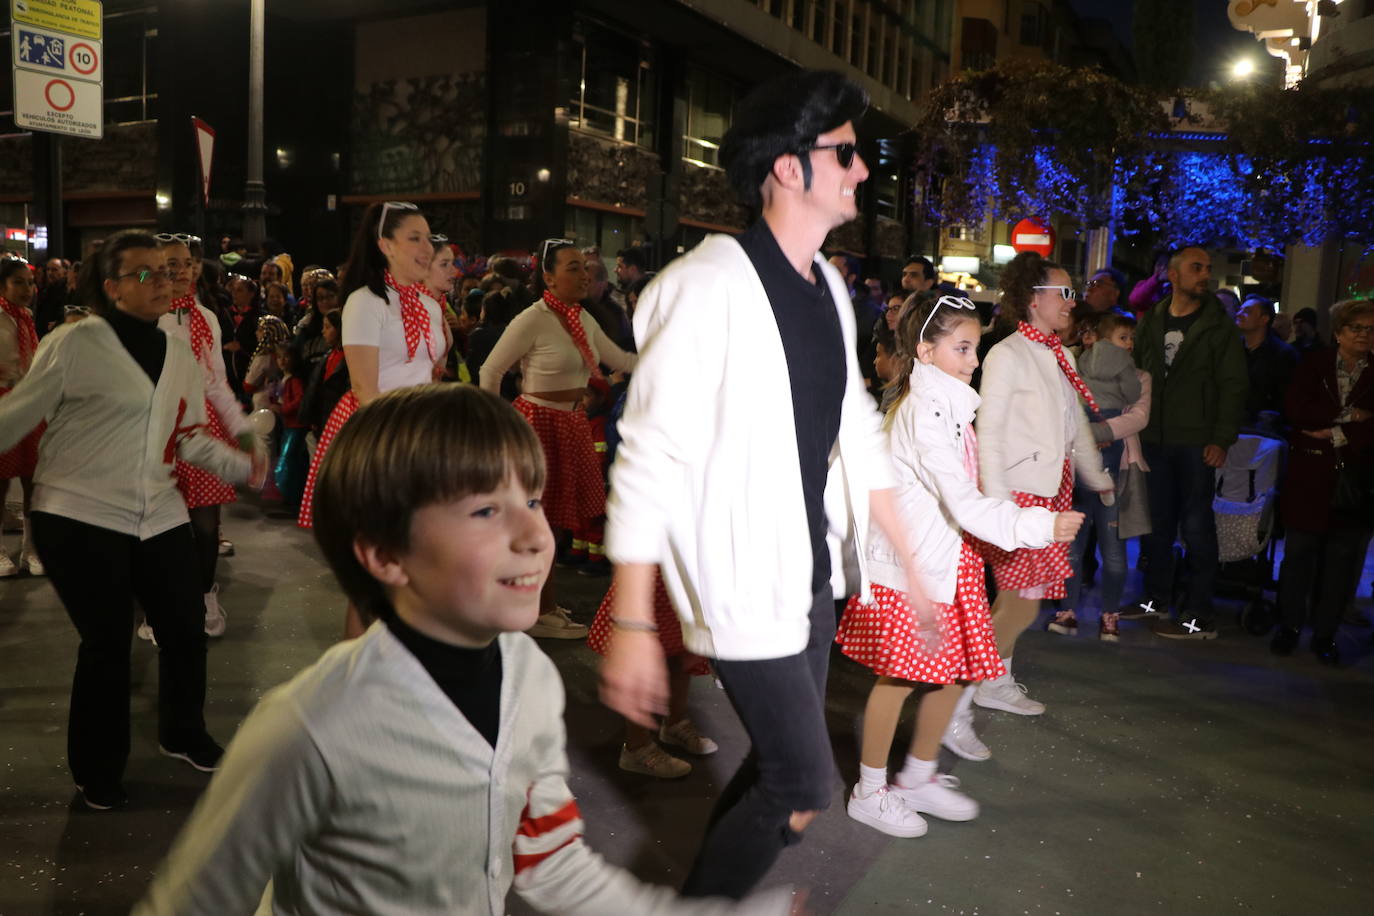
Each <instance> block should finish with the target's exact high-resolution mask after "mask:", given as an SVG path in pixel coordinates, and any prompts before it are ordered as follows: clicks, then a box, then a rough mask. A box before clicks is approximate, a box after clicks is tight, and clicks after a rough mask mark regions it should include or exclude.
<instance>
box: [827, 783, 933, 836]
mask: <svg viewBox="0 0 1374 916" xmlns="http://www.w3.org/2000/svg"><path fill="white" fill-rule="evenodd" d="M895 789H896V787H895V786H883V787H882V788H881V789H879V790H878V791H876V792H874V793H872V794H871V795H869V796H868V797H866V798H864V797H861V796H860V795H859V787H858V786H857V785H856V786H855V787H854V789H853V791H851V792H850V793H849V805H848V806H847V807H846V808H845V810H846V811H847V812H848V813H849V816H850V817H852V818H853V819H854V820H856V821H858V822H859V823H860V824H867V825H868V826H870V827H872V828H873V829H874V830H877V831H879V832H881V833H886V834H887V835H888V836H899V837H907V838H910V837H918V836H925V833H926V830H928V829H929V825H927V824H926V819H925V818H923V817H921V815H919V814H917V813H916V812H915V811H913V810H911V808H910V807H908V806H907V804H906V802H904V801H902V799H901V796H899V795H897V794H896V792H895Z"/></svg>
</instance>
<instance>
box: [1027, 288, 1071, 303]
mask: <svg viewBox="0 0 1374 916" xmlns="http://www.w3.org/2000/svg"><path fill="white" fill-rule="evenodd" d="M1031 289H1049V290H1054V291H1055V292H1057V293H1059V297H1060V298H1061V299H1068V300H1069V301H1073V300H1074V299H1077V298H1078V292H1077V290H1075V289H1074V288H1073V287H1072V286H1032V287H1031Z"/></svg>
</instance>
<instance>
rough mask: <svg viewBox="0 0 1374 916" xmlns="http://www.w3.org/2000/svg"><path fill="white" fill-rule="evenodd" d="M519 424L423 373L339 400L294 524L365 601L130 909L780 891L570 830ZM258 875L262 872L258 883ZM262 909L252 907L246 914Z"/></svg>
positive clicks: (532, 489) (530, 446)
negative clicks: (658, 869) (647, 862)
mask: <svg viewBox="0 0 1374 916" xmlns="http://www.w3.org/2000/svg"><path fill="white" fill-rule="evenodd" d="M543 483H544V461H543V456H542V454H541V451H540V446H539V440H538V439H537V438H536V437H535V434H534V430H533V429H532V428H531V427H530V426H529V424H528V423H526V422H525V420H523V419H522V418H521V417H520V415H519V414H517V413H516V412H515V411H514V410H513V409H512V408H511V407H510V406H509V405H507V404H505V403H503V402H502V401H501V400H500V398H498V397H496V396H495V395H492V394H489V393H487V392H485V391H482V390H480V389H477V388H475V387H472V386H467V385H423V386H418V387H412V388H403V389H400V390H396V391H393V392H391V393H388V394H384V395H382V396H380V397H378V398H377V399H375V400H374V401H372V402H370V403H369V404H367V405H365V406H363V407H361V408H360V409H359V410H358V411H357V413H356V414H355V415H354V416H353V417H352V418H351V419H350V421H349V422H348V423H346V424H344V426H343V427H342V428H341V429H340V431H339V433H338V435H337V436H336V437H335V438H334V440H333V442H332V443H331V445H330V448H329V450H328V452H327V454H326V457H325V458H324V459H323V461H322V462H321V465H320V467H319V469H318V470H317V472H316V479H315V487H316V492H317V494H318V498H317V499H316V500H315V502H314V505H313V512H314V513H315V516H316V517H315V519H314V520H315V521H316V524H315V526H314V531H315V537H316V540H317V541H318V542H319V544H320V546H321V548H322V550H323V552H324V555H325V557H326V559H327V560H328V561H329V564H330V566H331V568H332V569H333V570H334V573H335V575H336V576H337V577H338V579H339V582H340V584H341V585H342V586H343V587H344V589H345V590H346V591H347V592H348V594H349V597H350V598H351V599H352V600H353V601H354V602H356V603H357V605H358V607H359V608H362V609H364V610H365V612H366V613H368V614H369V615H370V616H375V617H376V618H378V620H377V622H376V623H374V624H373V625H372V626H371V627H370V628H369V629H368V630H367V631H366V632H365V633H364V634H363V635H362V636H361V637H359V638H357V639H353V640H349V641H347V642H343V643H340V644H339V645H337V646H335V647H334V648H333V649H331V650H329V651H328V652H326V653H325V654H324V656H323V657H321V659H320V660H319V661H318V662H317V663H316V664H315V665H313V666H312V667H311V668H309V669H307V670H306V671H304V672H302V673H301V674H300V675H298V676H297V677H296V678H294V679H293V680H292V681H290V682H289V683H287V684H286V685H284V686H282V687H279V688H277V689H276V690H274V691H273V692H272V693H270V694H268V695H267V696H266V697H264V698H263V700H262V701H261V702H260V703H259V704H258V707H257V708H256V709H255V710H254V711H253V713H252V714H251V715H250V716H249V717H248V719H247V720H246V721H245V722H244V724H243V725H242V727H241V728H240V729H239V733H238V735H237V736H236V737H235V739H234V741H233V743H232V744H231V745H230V747H229V750H228V752H227V753H226V755H225V758H224V761H223V764H222V766H221V768H220V771H219V773H218V774H217V775H216V777H215V779H214V780H213V781H212V782H211V783H210V786H209V788H208V789H207V790H206V793H205V795H204V796H203V797H202V798H201V800H200V803H199V804H198V805H197V806H196V810H195V811H194V812H193V813H192V815H191V818H190V821H189V822H188V823H187V825H186V827H185V829H184V830H183V831H182V833H181V836H180V837H179V839H178V840H177V842H176V844H175V846H174V847H173V849H172V852H171V854H170V857H169V859H168V861H167V862H166V863H165V864H164V865H163V867H162V868H161V869H159V871H158V874H157V877H156V878H155V880H154V881H153V884H152V886H151V888H150V889H149V892H148V895H147V896H146V897H145V898H144V900H143V901H142V902H141V903H140V904H139V905H138V906H137V907H136V908H135V910H134V912H135V913H137V914H140V916H147V914H154V913H166V914H177V916H194V914H200V913H205V914H215V916H222V914H238V913H250V912H253V910H254V908H255V907H258V906H259V901H260V900H262V904H263V906H264V907H266V906H268V903H267V898H265V897H264V889H265V888H266V889H267V890H268V897H270V910H271V912H273V913H277V914H303V913H344V912H349V913H378V914H380V913H406V914H416V916H418V914H429V913H434V914H438V913H446V914H447V913H466V914H475V913H490V914H501V913H504V912H506V894H507V891H508V890H509V889H510V888H511V887H512V885H514V888H515V891H516V893H518V894H519V895H520V896H521V897H522V898H524V899H525V901H526V902H527V903H529V904H530V905H531V906H533V907H534V908H536V909H538V910H540V911H543V912H548V913H558V914H569V916H577V914H583V916H604V914H607V913H626V914H635V916H641V914H684V916H686V914H726V913H768V914H773V913H776V914H783V913H787V912H789V910H790V908H791V900H790V894H789V893H788V892H786V891H784V890H774V891H772V892H770V893H766V894H764V895H762V896H757V897H754V898H751V900H749V901H745V902H742V903H738V904H737V903H734V902H729V901H722V900H719V899H698V900H678V899H676V898H675V897H674V895H673V893H672V892H671V891H669V890H668V889H666V888H659V887H650V886H647V885H644V884H641V883H639V882H638V881H637V880H636V879H634V878H633V877H632V876H631V875H629V874H628V873H626V872H624V871H622V870H621V869H618V868H615V867H613V866H610V865H608V864H606V863H605V862H604V861H603V860H602V859H601V858H600V857H599V856H597V855H596V854H595V853H593V852H592V851H591V850H589V849H588V848H587V847H586V845H585V844H584V843H583V842H582V819H581V814H580V812H579V811H578V807H577V801H576V800H575V799H574V798H573V796H572V794H571V793H570V792H569V790H568V785H567V781H566V780H567V775H568V763H567V757H566V754H565V751H564V726H563V701H564V700H563V687H562V682H561V680H560V678H559V675H558V671H557V669H555V668H554V665H553V663H552V662H551V661H550V660H549V659H548V657H547V656H545V655H544V654H543V653H542V652H541V651H539V649H538V647H537V645H536V644H535V642H534V641H533V640H532V639H530V638H529V637H528V636H526V635H524V634H523V633H522V632H521V631H522V630H525V629H527V628H528V627H529V626H530V625H532V624H533V623H534V621H535V619H536V618H537V617H538V614H539V590H540V586H541V584H542V583H543V580H544V579H545V578H546V577H547V576H548V574H549V569H550V566H551V563H552V560H553V536H552V534H551V532H550V530H549V526H548V522H547V521H546V520H545V518H544V513H543V511H542V507H541V505H540V499H539V494H540V491H541V490H542V488H543ZM269 882H270V883H269ZM260 911H261V910H260Z"/></svg>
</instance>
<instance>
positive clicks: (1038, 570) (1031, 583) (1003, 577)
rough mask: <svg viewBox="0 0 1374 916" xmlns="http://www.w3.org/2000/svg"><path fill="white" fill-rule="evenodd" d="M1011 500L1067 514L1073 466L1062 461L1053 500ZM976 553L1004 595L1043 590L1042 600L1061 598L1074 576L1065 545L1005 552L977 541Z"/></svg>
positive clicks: (1015, 494)
mask: <svg viewBox="0 0 1374 916" xmlns="http://www.w3.org/2000/svg"><path fill="white" fill-rule="evenodd" d="M1011 497H1012V500H1013V501H1014V502H1015V503H1016V504H1017V505H1018V506H1021V507H1023V508H1024V507H1026V506H1040V507H1042V508H1045V509H1049V510H1050V511H1051V512H1067V511H1069V510H1070V509H1072V508H1073V463H1072V462H1071V461H1070V460H1069V459H1068V458H1065V459H1064V476H1063V477H1062V478H1060V481H1059V492H1058V493H1056V494H1055V495H1054V496H1052V497H1049V498H1046V497H1044V496H1035V495H1034V494H1031V493H1022V492H1020V491H1019V490H1012V491H1011ZM978 549H979V550H980V551H981V552H982V554H983V556H984V557H986V558H987V561H988V565H989V566H991V567H992V576H993V579H994V580H995V581H996V582H997V587H998V588H999V589H1002V590H1003V591H1006V590H1008V589H1015V590H1020V589H1029V588H1036V587H1038V586H1045V594H1044V597H1046V598H1063V597H1064V595H1065V592H1066V590H1065V588H1064V582H1065V581H1066V580H1067V579H1068V578H1069V577H1070V576H1072V575H1073V567H1071V566H1070V565H1069V545H1068V544H1067V543H1055V544H1051V545H1050V546H1048V547H1038V548H1030V547H1019V548H1017V549H1016V550H1012V551H1006V550H1003V549H1002V548H1000V547H998V546H996V545H995V544H989V543H987V542H986V541H979V542H978Z"/></svg>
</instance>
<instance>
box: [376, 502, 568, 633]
mask: <svg viewBox="0 0 1374 916" xmlns="http://www.w3.org/2000/svg"><path fill="white" fill-rule="evenodd" d="M553 548H554V543H553V533H552V532H551V531H550V530H549V523H548V521H546V520H545V518H544V510H543V508H542V506H541V505H540V502H539V494H538V493H528V492H526V491H525V488H524V486H523V485H521V484H520V483H519V481H517V480H516V479H515V477H514V475H512V476H510V477H508V478H507V479H506V481H505V483H503V484H501V486H499V487H498V488H497V489H496V490H495V491H493V492H491V493H479V494H473V495H470V496H465V497H463V498H462V499H459V500H455V501H453V502H445V503H435V504H433V505H429V506H425V507H424V508H422V509H419V510H417V511H416V512H415V513H414V515H413V516H412V517H411V522H410V547H409V549H408V550H407V551H406V552H405V553H403V554H400V555H397V556H390V557H389V556H386V555H384V554H382V553H381V552H379V551H376V550H375V549H374V548H371V547H369V546H367V545H364V544H359V545H357V547H356V548H355V549H356V550H358V551H359V559H360V561H361V562H362V563H363V565H364V567H367V568H368V569H369V571H370V572H372V574H373V575H374V576H376V577H377V578H378V579H379V580H380V581H381V582H382V583H383V584H384V585H386V586H387V590H388V592H390V596H391V603H392V606H393V607H394V608H395V609H396V614H397V616H399V617H400V618H401V620H403V621H404V622H405V623H407V624H409V625H410V626H412V627H414V628H415V629H416V630H419V631H420V632H421V633H424V634H425V635H426V636H429V637H431V638H433V639H437V640H440V641H442V642H447V643H451V644H453V645H460V646H484V645H487V644H488V643H490V642H491V641H492V640H493V639H495V638H496V637H497V636H498V635H500V634H501V633H504V632H519V631H522V630H526V629H529V628H530V627H531V626H533V625H534V622H535V620H536V619H537V618H538V617H539V591H540V589H541V588H542V587H543V585H544V582H545V581H546V580H547V579H548V577H549V570H550V568H551V567H552V565H553Z"/></svg>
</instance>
